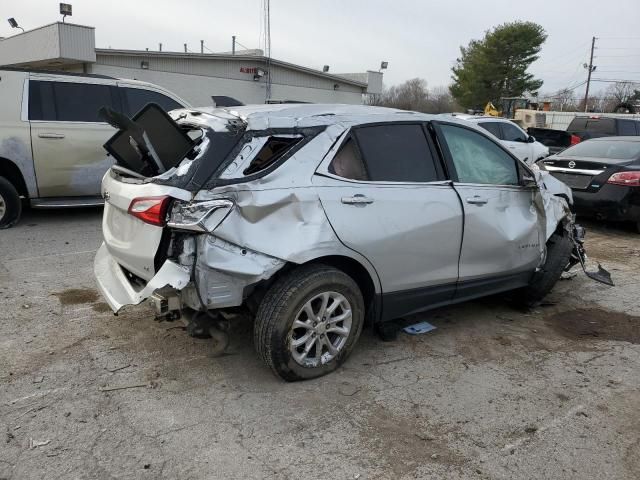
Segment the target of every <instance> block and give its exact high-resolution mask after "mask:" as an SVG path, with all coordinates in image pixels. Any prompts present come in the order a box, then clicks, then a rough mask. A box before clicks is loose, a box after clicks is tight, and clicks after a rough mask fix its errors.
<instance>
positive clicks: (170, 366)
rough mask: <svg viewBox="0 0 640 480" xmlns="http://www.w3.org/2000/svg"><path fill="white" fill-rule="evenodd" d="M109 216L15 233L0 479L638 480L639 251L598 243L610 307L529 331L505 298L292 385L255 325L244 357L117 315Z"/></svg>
mask: <svg viewBox="0 0 640 480" xmlns="http://www.w3.org/2000/svg"><path fill="white" fill-rule="evenodd" d="M100 215H101V212H100V210H76V211H57V212H56V211H53V212H50V211H40V212H27V214H26V216H25V218H24V219H23V221H22V223H21V224H20V225H18V226H17V227H16V228H13V229H10V230H4V231H0V305H1V308H0V346H1V347H0V379H1V382H2V389H0V423H1V428H2V429H3V432H2V433H3V435H4V438H2V439H0V445H2V448H0V479H26V478H47V479H56V478H64V479H68V478H83V479H84V478H99V479H102V478H136V479H137V478H150V479H157V478H175V479H181V480H186V479H200V478H203V479H204V478H207V479H212V478H225V479H244V478H249V479H252V478H283V479H286V478H291V479H294V478H295V479H297V478H308V479H313V478H335V479H356V478H360V479H371V478H380V479H383V478H384V479H387V478H394V479H413V478H434V479H436V478H437V479H441V478H447V479H462V478H465V479H467V478H471V479H484V478H491V479H513V478H518V479H529V478H531V479H534V478H535V479H558V478H563V479H580V480H583V479H590V478H597V479H609V478H615V479H638V478H640V375H639V374H638V372H639V371H640V345H639V343H640V299H639V295H638V293H639V288H638V281H639V280H638V268H639V267H640V235H637V234H634V233H632V232H631V231H630V230H625V229H624V228H621V227H612V226H607V227H603V226H598V225H589V227H590V230H589V233H588V242H587V249H588V252H589V253H590V255H591V257H592V259H595V260H599V261H601V262H602V263H603V265H605V266H606V267H607V268H608V269H609V270H610V271H611V273H612V275H613V277H614V281H615V282H616V287H614V288H609V287H606V286H603V285H600V284H596V283H594V282H592V281H590V280H588V279H587V278H586V277H585V276H584V275H578V276H576V277H575V278H573V279H571V280H564V281H561V282H560V283H559V284H558V285H557V286H556V288H555V290H554V291H553V292H552V294H551V295H549V297H548V302H547V303H546V304H545V305H543V306H541V307H539V308H537V309H536V310H534V311H531V312H528V313H523V312H519V311H516V310H514V309H512V308H510V307H509V306H508V305H507V304H505V302H504V301H503V300H502V299H501V298H497V297H494V298H489V299H484V300H481V301H475V302H469V303H465V304H462V305H458V306H454V307H449V308H443V309H439V310H437V311H434V312H430V313H428V314H423V315H419V316H416V320H421V319H426V320H428V321H430V322H431V323H433V324H434V325H436V326H437V327H438V328H437V330H435V331H433V332H431V333H428V334H426V335H421V336H409V335H406V334H401V335H400V336H399V338H398V340H397V341H395V342H390V343H383V342H381V341H380V340H378V339H377V338H376V337H375V336H374V335H373V333H372V332H371V330H370V329H369V330H365V331H364V333H363V335H362V337H361V340H360V342H359V345H358V346H357V347H356V350H355V352H354V354H353V355H352V356H351V358H350V359H349V360H348V362H347V363H346V365H345V366H344V367H343V368H340V369H339V370H338V371H337V372H335V373H334V374H332V375H329V376H327V377H324V378H321V379H318V380H313V381H308V382H303V383H294V384H287V383H284V382H282V381H280V380H278V379H277V378H275V377H274V376H273V375H272V374H271V373H270V372H269V371H268V370H267V369H266V368H265V367H264V366H263V365H262V364H261V363H260V362H259V361H258V359H257V358H256V356H255V355H254V352H253V347H252V344H251V338H252V335H251V325H250V323H249V322H248V321H239V322H238V323H237V324H234V325H233V326H232V331H231V344H230V347H229V349H228V353H227V354H226V355H225V356H223V357H220V358H212V355H211V345H210V344H209V342H208V341H206V340H195V339H192V338H190V337H188V336H187V335H186V333H185V332H184V329H183V328H182V327H181V326H180V324H179V323H159V322H155V321H154V320H153V315H152V314H151V311H150V310H149V308H148V307H147V306H139V307H136V308H129V309H128V310H127V311H126V312H125V313H122V314H120V315H119V316H118V317H115V316H113V315H112V314H111V313H110V311H109V309H108V307H107V306H106V305H105V304H104V303H103V302H102V300H101V298H100V297H99V295H98V293H97V292H96V289H95V284H94V281H93V275H92V261H93V255H94V252H95V250H96V249H97V247H98V246H99V244H100V241H101V233H100Z"/></svg>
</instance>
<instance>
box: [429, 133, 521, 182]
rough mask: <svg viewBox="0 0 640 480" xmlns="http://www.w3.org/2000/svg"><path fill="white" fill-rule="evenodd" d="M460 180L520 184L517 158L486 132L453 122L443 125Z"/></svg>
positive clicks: (445, 138)
mask: <svg viewBox="0 0 640 480" xmlns="http://www.w3.org/2000/svg"><path fill="white" fill-rule="evenodd" d="M440 128H441V131H442V134H443V136H444V140H445V143H446V145H447V147H448V149H449V153H450V155H451V160H452V162H453V166H454V167H455V169H456V173H457V175H458V181H459V182H460V183H475V184H489V185H518V183H519V177H518V169H517V167H516V161H515V159H514V158H513V157H511V156H510V155H509V154H508V153H506V152H505V151H504V150H503V149H502V148H500V147H499V146H498V145H496V144H495V143H494V142H493V141H491V140H489V138H487V137H485V136H484V135H481V134H479V133H478V132H474V131H473V130H471V129H468V128H464V127H458V126H454V125H441V126H440Z"/></svg>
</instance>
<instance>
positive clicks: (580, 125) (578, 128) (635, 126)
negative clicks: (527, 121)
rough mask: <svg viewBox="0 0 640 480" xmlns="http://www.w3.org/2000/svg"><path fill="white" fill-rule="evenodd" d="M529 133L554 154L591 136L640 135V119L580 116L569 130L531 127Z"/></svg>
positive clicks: (573, 121)
mask: <svg viewBox="0 0 640 480" xmlns="http://www.w3.org/2000/svg"><path fill="white" fill-rule="evenodd" d="M527 133H528V134H529V135H533V136H535V138H536V140H538V141H539V142H540V143H542V144H543V145H545V146H547V147H549V152H550V153H551V154H552V155H554V154H556V153H559V152H561V151H562V150H564V149H565V148H568V147H570V146H572V145H576V144H578V143H580V142H582V141H584V140H589V139H591V138H601V137H622V136H635V135H640V119H633V118H613V117H601V116H599V115H590V116H578V117H576V118H574V119H573V120H571V123H570V124H569V126H568V127H567V130H554V129H552V128H534V127H530V128H528V129H527Z"/></svg>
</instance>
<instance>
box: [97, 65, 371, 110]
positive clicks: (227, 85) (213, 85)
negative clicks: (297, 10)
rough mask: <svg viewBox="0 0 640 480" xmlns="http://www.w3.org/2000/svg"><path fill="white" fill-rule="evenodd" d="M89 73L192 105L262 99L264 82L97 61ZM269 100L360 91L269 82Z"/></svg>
mask: <svg viewBox="0 0 640 480" xmlns="http://www.w3.org/2000/svg"><path fill="white" fill-rule="evenodd" d="M91 73H100V74H103V75H110V76H113V77H118V78H131V79H136V80H142V81H145V82H150V83H154V84H156V85H160V86H162V87H164V88H166V89H167V90H170V91H172V92H174V93H175V94H176V95H178V96H180V97H182V98H184V99H185V100H186V101H187V102H189V103H190V104H191V105H193V106H211V105H212V100H211V96H212V95H228V96H230V97H233V98H237V99H238V100H240V101H241V102H243V103H246V104H256V103H258V104H260V103H264V102H265V94H266V90H265V89H266V86H265V84H264V82H254V81H253V80H237V79H230V78H221V77H211V76H206V75H191V74H185V73H173V72H161V71H156V70H151V69H149V70H142V69H140V68H139V67H137V68H125V67H118V66H113V65H104V64H101V63H98V64H93V65H92V66H91ZM271 98H272V100H280V101H282V100H297V101H303V102H312V103H348V104H361V103H362V94H361V92H360V91H358V92H348V91H346V90H342V89H338V90H333V88H332V89H331V90H328V89H320V88H308V87H298V86H291V85H281V84H273V85H272V89H271Z"/></svg>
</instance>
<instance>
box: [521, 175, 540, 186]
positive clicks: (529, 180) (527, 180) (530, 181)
mask: <svg viewBox="0 0 640 480" xmlns="http://www.w3.org/2000/svg"><path fill="white" fill-rule="evenodd" d="M520 184H521V185H522V186H523V187H526V188H534V187H536V188H537V187H538V182H536V179H535V178H534V177H533V176H532V175H530V174H529V172H526V173H524V174H523V175H522V180H521V181H520Z"/></svg>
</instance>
